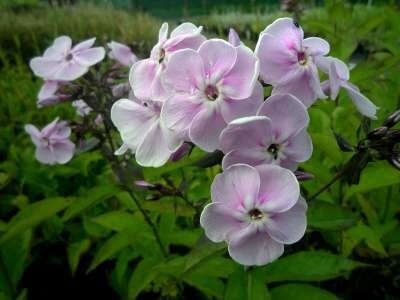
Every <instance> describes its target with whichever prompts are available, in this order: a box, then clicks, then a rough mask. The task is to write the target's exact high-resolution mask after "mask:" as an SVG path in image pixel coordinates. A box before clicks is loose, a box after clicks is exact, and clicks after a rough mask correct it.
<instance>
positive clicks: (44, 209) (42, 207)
mask: <svg viewBox="0 0 400 300" xmlns="http://www.w3.org/2000/svg"><path fill="white" fill-rule="evenodd" d="M70 204H71V198H50V199H45V200H42V201H38V202H35V203H32V204H29V205H27V206H26V207H25V208H24V209H23V210H21V211H20V212H19V213H18V214H17V215H16V216H14V217H13V218H12V219H11V221H10V222H9V223H8V225H7V228H6V232H5V233H4V234H3V235H2V236H1V237H0V245H2V244H3V243H4V242H6V241H8V240H9V239H11V238H13V237H14V236H16V235H18V234H19V233H21V232H23V231H25V230H27V229H29V228H32V227H34V226H36V225H38V224H39V223H41V222H43V221H44V220H46V219H48V218H50V217H52V216H54V215H55V214H57V213H58V212H60V211H62V210H63V209H65V208H66V207H67V206H68V205H70Z"/></svg>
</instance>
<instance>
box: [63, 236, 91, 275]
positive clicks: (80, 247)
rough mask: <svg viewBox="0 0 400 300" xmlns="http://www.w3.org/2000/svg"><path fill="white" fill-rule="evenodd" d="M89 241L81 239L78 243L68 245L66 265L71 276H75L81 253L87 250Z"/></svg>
mask: <svg viewBox="0 0 400 300" xmlns="http://www.w3.org/2000/svg"><path fill="white" fill-rule="evenodd" d="M89 247H90V240H89V239H83V240H81V241H79V242H76V243H73V244H70V245H68V247H67V254H68V263H69V267H70V269H71V273H72V275H74V274H75V272H76V269H77V268H78V264H79V260H80V259H81V256H82V254H83V253H85V252H86V251H88V250H89Z"/></svg>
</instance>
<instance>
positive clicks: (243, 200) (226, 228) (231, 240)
mask: <svg viewBox="0 0 400 300" xmlns="http://www.w3.org/2000/svg"><path fill="white" fill-rule="evenodd" d="M211 198H212V202H211V203H210V204H208V205H207V206H206V207H205V208H204V210H203V212H202V214H201V217H200V224H201V226H202V227H203V228H204V230H205V234H206V236H207V237H208V238H209V239H210V240H211V241H213V242H221V241H226V242H227V243H228V250H229V254H230V256H231V257H232V258H233V259H234V260H235V261H237V262H238V263H240V264H243V265H247V266H251V265H265V264H267V263H269V262H271V261H273V260H275V259H277V258H278V257H279V256H281V255H282V254H283V250H284V246H283V245H284V244H292V243H295V242H297V241H298V240H299V239H301V237H302V236H303V235H304V233H305V229H306V215H305V213H306V209H307V205H306V203H305V201H304V200H302V199H301V198H300V189H299V184H298V182H297V180H296V177H295V176H294V175H293V173H292V172H290V171H289V170H287V169H284V168H281V167H279V166H273V165H263V166H259V167H257V168H254V167H251V166H248V165H245V164H236V165H233V166H231V167H229V168H227V169H226V170H225V171H224V173H222V174H219V175H217V176H216V177H215V179H214V182H213V184H212V187H211Z"/></svg>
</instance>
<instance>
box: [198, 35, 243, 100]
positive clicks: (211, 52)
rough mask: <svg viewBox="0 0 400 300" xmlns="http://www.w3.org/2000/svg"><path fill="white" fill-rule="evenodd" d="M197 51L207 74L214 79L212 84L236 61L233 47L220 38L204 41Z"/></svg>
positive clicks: (235, 52)
mask: <svg viewBox="0 0 400 300" xmlns="http://www.w3.org/2000/svg"><path fill="white" fill-rule="evenodd" d="M198 52H199V54H200V56H201V58H202V60H203V63H204V70H205V72H206V74H207V76H208V77H209V78H210V79H211V80H212V81H214V82H212V83H213V84H215V83H217V81H219V79H220V78H221V77H222V76H223V75H224V74H226V73H228V72H229V71H230V70H231V69H232V68H233V66H234V65H235V63H236V57H237V51H236V49H235V47H233V46H232V45H231V44H229V43H228V42H226V41H224V40H221V39H211V40H207V41H205V42H204V43H203V44H202V45H201V46H200V48H199V50H198ZM249 95H250V94H249ZM249 95H248V96H249Z"/></svg>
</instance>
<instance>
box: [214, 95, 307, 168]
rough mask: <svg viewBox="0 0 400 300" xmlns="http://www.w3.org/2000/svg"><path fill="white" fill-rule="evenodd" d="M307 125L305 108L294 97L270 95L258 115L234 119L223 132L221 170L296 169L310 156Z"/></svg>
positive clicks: (221, 138)
mask: <svg viewBox="0 0 400 300" xmlns="http://www.w3.org/2000/svg"><path fill="white" fill-rule="evenodd" d="M308 123H309V116H308V113H307V110H306V108H305V106H304V105H303V104H302V103H301V102H300V101H299V100H297V99H296V98H295V97H294V96H292V95H290V94H285V95H278V94H276V95H272V96H271V97H269V98H268V99H267V100H266V101H265V102H264V103H263V104H261V106H260V108H259V110H258V113H257V116H253V117H245V118H240V119H236V120H234V121H232V122H231V123H229V125H228V127H227V128H225V129H224V130H223V131H222V133H221V136H220V144H221V148H222V150H223V152H224V153H226V155H225V157H224V159H223V161H222V167H223V168H224V169H225V168H227V167H228V166H230V165H233V164H236V163H246V164H249V165H252V166H257V165H261V164H278V165H281V166H282V167H285V168H288V169H291V170H295V169H296V168H297V165H298V163H299V162H303V161H306V160H308V159H309V158H310V157H311V154H312V141H311V138H310V136H309V135H308V133H307V131H306V129H307V126H308Z"/></svg>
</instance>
